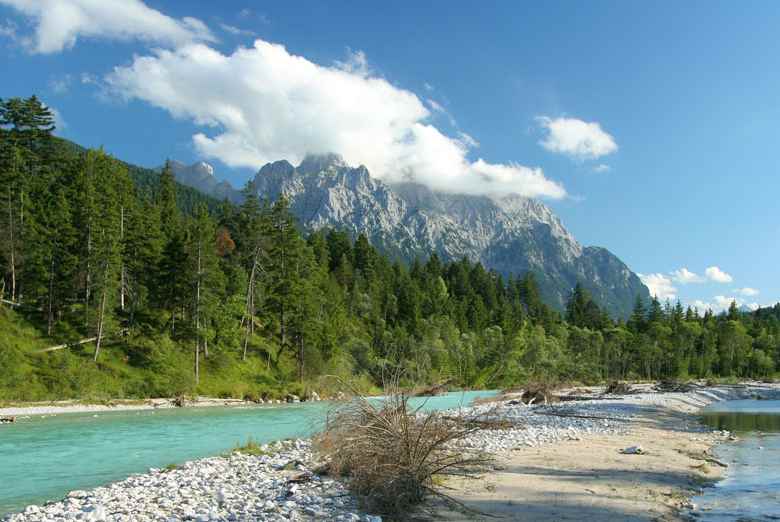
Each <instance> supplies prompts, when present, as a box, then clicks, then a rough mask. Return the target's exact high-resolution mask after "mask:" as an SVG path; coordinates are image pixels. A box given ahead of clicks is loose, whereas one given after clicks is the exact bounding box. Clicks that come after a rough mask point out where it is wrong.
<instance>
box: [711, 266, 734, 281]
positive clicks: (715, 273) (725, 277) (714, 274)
mask: <svg viewBox="0 0 780 522" xmlns="http://www.w3.org/2000/svg"><path fill="white" fill-rule="evenodd" d="M704 275H706V276H707V278H708V279H709V280H710V281H714V282H716V283H730V282H732V281H733V280H734V278H733V277H731V275H730V274H727V273H726V272H724V271H723V270H721V269H720V268H718V267H717V266H711V267H709V268H707V269H706V270H705V271H704Z"/></svg>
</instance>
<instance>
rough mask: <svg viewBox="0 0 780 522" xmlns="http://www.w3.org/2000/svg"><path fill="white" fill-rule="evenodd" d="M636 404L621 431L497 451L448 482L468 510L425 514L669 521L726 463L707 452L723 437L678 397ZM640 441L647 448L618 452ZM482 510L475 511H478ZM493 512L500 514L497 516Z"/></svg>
mask: <svg viewBox="0 0 780 522" xmlns="http://www.w3.org/2000/svg"><path fill="white" fill-rule="evenodd" d="M664 402H665V404H663V405H657V406H653V405H647V404H645V405H643V406H641V407H638V411H637V417H636V419H635V420H634V421H632V422H631V428H630V430H629V432H628V433H627V434H615V435H599V436H593V437H588V438H586V439H584V440H578V441H565V442H561V443H558V444H551V445H546V446H541V447H538V448H522V449H518V450H515V451H512V452H511V453H509V454H506V455H502V456H499V458H498V468H499V469H497V470H496V471H494V472H491V473H489V474H487V475H485V476H483V477H481V478H480V479H478V480H465V481H464V480H461V479H458V480H451V481H449V482H448V483H447V484H446V486H447V487H450V488H453V489H452V490H450V491H447V493H448V494H450V495H451V496H452V497H453V498H454V499H456V500H457V501H458V502H460V503H462V504H463V505H465V506H467V507H468V508H469V509H470V510H473V511H471V512H468V511H464V510H463V509H461V508H456V507H453V506H452V505H449V506H448V505H445V504H443V503H442V502H440V501H436V502H433V503H432V504H431V506H430V508H431V509H430V511H431V515H430V516H425V517H424V518H427V519H429V520H430V519H433V520H445V521H456V520H457V521H466V520H469V521H471V520H519V521H559V520H577V521H602V520H614V521H649V520H655V521H672V520H685V518H684V517H683V515H682V514H680V510H681V508H686V507H688V506H689V501H688V499H689V498H690V497H691V496H693V495H695V494H697V493H698V492H699V491H700V490H701V488H702V487H703V486H705V485H707V484H711V483H713V482H714V481H715V480H717V479H718V478H719V477H720V476H721V475H722V474H723V473H724V469H723V468H722V467H721V466H719V465H717V464H715V463H713V462H708V461H707V460H706V459H707V458H708V452H709V450H710V448H711V447H712V446H713V445H714V444H715V443H717V442H719V441H721V440H722V439H723V438H724V436H723V435H721V434H718V433H710V432H707V431H704V430H703V429H702V427H701V426H700V425H699V424H698V422H697V421H696V419H695V417H693V416H692V415H691V414H690V412H692V411H695V410H697V409H698V408H697V407H696V406H695V405H694V404H691V403H690V402H689V401H687V400H685V399H683V398H681V399H674V400H666V401H664ZM635 445H641V446H642V448H643V450H644V451H645V452H646V454H642V455H626V454H622V453H620V450H621V449H623V448H627V447H629V446H635ZM480 513H481V515H480ZM496 517H498V518H496Z"/></svg>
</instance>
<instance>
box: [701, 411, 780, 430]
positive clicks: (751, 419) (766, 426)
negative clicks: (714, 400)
mask: <svg viewBox="0 0 780 522" xmlns="http://www.w3.org/2000/svg"><path fill="white" fill-rule="evenodd" d="M702 420H703V422H704V424H706V425H707V426H712V427H713V428H716V429H719V430H728V431H734V432H743V433H744V432H750V431H761V432H780V415H778V414H777V413H774V414H772V413H745V412H732V413H726V412H717V413H705V414H704V415H703V419H702Z"/></svg>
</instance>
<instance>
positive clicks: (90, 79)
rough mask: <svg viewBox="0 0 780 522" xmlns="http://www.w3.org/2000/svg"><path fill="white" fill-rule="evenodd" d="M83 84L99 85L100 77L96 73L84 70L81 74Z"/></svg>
mask: <svg viewBox="0 0 780 522" xmlns="http://www.w3.org/2000/svg"><path fill="white" fill-rule="evenodd" d="M79 78H80V79H81V83H82V84H83V85H97V84H99V83H100V79H99V78H98V77H97V76H95V75H94V74H91V73H87V72H83V73H81V75H80V76H79Z"/></svg>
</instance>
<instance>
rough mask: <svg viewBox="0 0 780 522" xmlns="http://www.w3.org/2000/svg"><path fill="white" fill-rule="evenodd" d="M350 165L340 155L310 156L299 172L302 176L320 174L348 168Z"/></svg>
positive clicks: (304, 159) (304, 160) (306, 158)
mask: <svg viewBox="0 0 780 522" xmlns="http://www.w3.org/2000/svg"><path fill="white" fill-rule="evenodd" d="M347 167H348V165H347V163H346V162H345V161H344V158H342V157H341V155H340V154H334V153H329V154H308V155H307V156H306V157H305V158H303V161H301V164H300V165H298V168H297V170H298V171H299V172H301V173H302V174H319V173H320V172H323V171H327V170H337V169H341V168H347Z"/></svg>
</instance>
